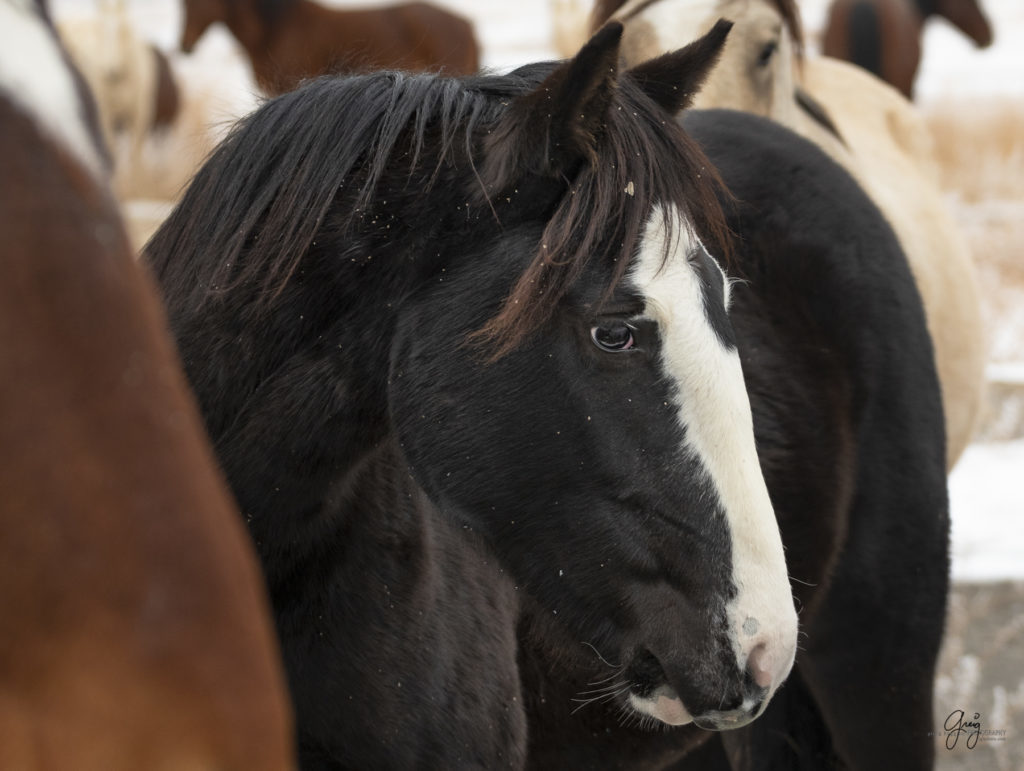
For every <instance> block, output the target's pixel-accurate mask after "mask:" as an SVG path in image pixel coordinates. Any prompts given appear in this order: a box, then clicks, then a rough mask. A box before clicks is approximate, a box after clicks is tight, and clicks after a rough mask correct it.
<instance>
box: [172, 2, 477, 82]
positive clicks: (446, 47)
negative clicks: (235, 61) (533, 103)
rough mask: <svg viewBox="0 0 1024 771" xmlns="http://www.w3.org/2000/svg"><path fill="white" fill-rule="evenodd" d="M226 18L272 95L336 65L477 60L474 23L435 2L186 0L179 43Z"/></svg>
mask: <svg viewBox="0 0 1024 771" xmlns="http://www.w3.org/2000/svg"><path fill="white" fill-rule="evenodd" d="M218 21H220V22H223V23H224V24H226V25H227V27H228V29H229V30H231V33H232V34H233V35H234V36H235V38H237V39H238V42H239V43H241V44H242V47H243V48H244V49H245V51H246V53H247V54H248V55H249V60H250V61H251V63H252V68H253V74H254V76H255V78H256V82H257V84H259V86H260V88H261V89H263V90H264V91H265V92H266V93H268V94H272V95H273V94H281V93H284V92H285V91H291V90H292V89H293V88H295V87H296V86H297V85H298V84H299V83H300V82H301V81H303V80H305V79H307V78H312V77H316V76H317V75H324V74H327V73H336V72H356V71H366V70H378V69H400V70H423V71H430V72H438V71H443V72H445V73H446V74H449V75H469V74H472V73H474V72H476V71H477V70H478V69H479V66H480V51H479V47H478V45H477V42H476V38H475V36H474V33H473V25H472V24H470V23H469V22H468V21H467V20H466V19H463V18H462V17H461V16H457V15H456V14H453V13H451V12H449V11H446V10H444V9H442V8H439V7H437V6H435V5H431V4H430V3H420V2H416V3H404V4H401V5H392V6H385V7H381V8H366V9H353V10H338V9H333V8H324V7H323V6H321V5H318V4H317V3H314V2H311V0H283V1H282V0H276V1H275V0H271V2H266V0H185V27H184V31H183V33H182V39H181V48H182V50H183V51H186V52H189V51H191V50H192V48H193V46H194V45H195V44H196V42H197V41H198V40H199V38H200V37H201V36H202V34H203V32H205V31H206V28H207V27H208V26H209V25H210V24H213V23H214V22H218Z"/></svg>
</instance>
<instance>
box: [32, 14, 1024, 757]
mask: <svg viewBox="0 0 1024 771" xmlns="http://www.w3.org/2000/svg"><path fill="white" fill-rule="evenodd" d="M321 2H322V4H323V5H327V6H332V7H337V8H352V7H366V6H372V5H384V4H385V3H383V2H375V1H374V0H360V2H358V3H348V2H340V0H321ZM434 2H435V4H436V5H439V6H442V7H445V8H448V9H450V10H453V11H455V12H456V13H458V14H460V15H462V16H464V17H465V18H467V19H469V20H470V21H472V22H473V24H474V25H475V29H476V36H477V40H478V41H479V43H480V46H481V54H482V63H483V66H484V67H486V68H490V69H493V70H498V71H504V70H508V69H510V68H512V67H515V66H518V65H520V64H523V63H526V62H529V61H535V60H538V59H548V58H554V57H556V56H558V51H559V50H567V46H571V45H572V44H573V43H572V41H575V40H578V39H579V38H580V35H581V32H580V30H582V29H583V28H584V27H585V25H586V17H587V14H588V13H589V10H590V3H589V2H587V1H586V0H512V1H508V2H503V1H502V0H434ZM830 2H831V0H799V3H798V4H799V9H800V12H801V15H802V19H803V24H804V29H805V34H806V36H807V49H808V55H809V56H815V55H818V53H819V52H820V50H821V48H822V34H823V30H824V26H825V24H826V20H827V17H828V10H829V5H830ZM181 3H182V0H124V1H123V2H121V3H118V2H114V0H51V10H52V12H53V15H54V17H55V19H56V20H57V22H58V24H59V25H60V26H61V28H62V30H63V33H64V35H65V39H66V40H67V42H68V43H69V46H70V47H71V49H72V52H73V53H77V54H78V55H80V56H82V57H85V58H89V57H97V58H99V59H103V60H104V61H105V62H106V64H105V65H104V66H106V67H107V68H108V69H110V68H111V67H113V68H115V69H117V68H118V67H120V68H121V69H123V70H124V72H123V73H121V76H123V77H124V78H127V79H130V78H129V76H133V73H137V72H139V71H141V70H140V65H139V64H138V63H137V62H136V61H135V60H134V59H133V57H144V56H150V54H149V53H142V52H143V51H150V50H151V49H150V46H152V47H155V48H156V49H157V51H159V52H160V53H161V54H162V55H163V56H162V57H158V58H160V59H162V60H163V62H164V64H163V65H161V66H165V67H166V68H167V69H166V72H165V75H164V77H168V76H169V78H170V80H171V82H172V83H173V86H174V88H175V89H176V94H177V99H176V109H175V110H174V114H173V115H172V116H171V117H170V118H169V119H168V120H166V121H164V122H165V124H166V125H163V126H162V127H157V128H155V129H153V128H151V126H150V125H149V124H150V123H152V117H153V116H152V115H151V114H150V111H149V110H148V109H141V110H140V112H141V113H145V114H146V115H147V116H148V117H146V118H145V119H143V118H139V117H138V116H136V117H135V118H132V117H131V115H128V116H127V117H126V118H124V119H123V120H121V121H119V122H116V125H115V124H111V128H110V131H109V135H108V139H109V141H110V143H111V144H112V146H113V150H114V155H115V164H116V165H115V190H116V192H117V194H118V196H119V198H120V200H121V202H122V205H123V207H124V212H125V215H126V219H127V221H128V224H129V230H130V233H131V235H132V238H133V241H134V243H135V246H136V248H141V246H142V245H143V244H144V243H145V240H146V239H147V238H148V237H149V235H150V234H151V233H152V232H153V230H154V229H155V228H156V227H157V225H158V224H159V223H160V221H161V220H162V219H163V217H165V216H166V215H167V213H168V212H169V211H170V209H171V208H172V207H173V205H174V202H175V200H176V198H177V197H178V195H179V193H180V191H181V189H182V188H183V186H184V185H185V184H187V182H188V179H189V177H190V176H191V174H192V173H193V172H194V170H195V169H196V168H197V166H198V165H199V164H200V163H201V162H202V159H203V158H204V157H205V156H206V155H207V154H208V153H209V151H210V150H211V149H212V147H213V146H214V145H215V143H216V142H217V140H218V139H219V138H220V137H221V136H223V134H224V132H225V131H226V130H227V129H228V128H229V127H230V125H231V124H232V122H233V121H234V120H235V119H236V118H237V117H239V116H241V115H243V114H245V113H246V112H248V111H249V110H251V109H252V108H253V107H254V106H255V105H256V104H258V102H259V100H260V99H261V98H263V97H262V96H261V94H260V92H259V89H258V88H257V86H256V85H255V82H254V80H253V76H252V74H251V69H250V64H249V60H248V59H247V57H246V55H245V52H244V51H243V50H242V48H241V47H240V45H239V44H238V43H237V42H236V40H235V39H234V38H233V37H232V36H231V34H230V33H229V32H228V31H227V29H226V28H225V27H224V26H223V25H222V24H215V25H214V26H212V27H211V28H210V29H209V30H208V31H207V32H206V34H205V35H203V36H202V38H201V39H200V40H199V43H198V45H196V46H195V48H194V49H193V51H192V53H190V54H185V53H182V52H181V51H179V50H178V41H179V40H180V37H181V28H182V24H183V11H182V5H181ZM981 5H982V6H983V9H984V11H985V13H986V15H987V16H988V19H989V22H990V24H991V28H992V31H993V33H994V42H993V43H992V45H991V46H989V47H987V48H985V49H979V48H977V47H976V46H975V45H974V44H973V43H972V42H971V41H970V40H969V39H968V38H967V37H965V36H964V35H963V34H962V33H961V32H960V31H959V30H957V29H955V28H954V27H953V26H952V25H951V24H949V23H948V22H946V21H944V20H942V19H938V18H934V19H931V20H929V21H928V22H927V23H926V25H925V28H924V33H923V42H922V48H923V54H922V59H921V64H920V68H919V70H918V75H917V80H916V85H915V92H914V93H915V98H914V100H915V104H916V105H917V108H918V109H919V110H920V112H921V114H922V115H923V117H924V118H925V120H926V123H927V125H928V127H929V129H930V131H931V133H932V138H933V140H934V146H935V153H936V157H937V160H938V163H939V168H940V174H941V181H942V187H943V191H944V194H945V196H946V199H947V204H948V206H949V207H950V210H951V211H952V212H953V215H954V217H955V218H956V220H957V222H958V223H959V225H960V226H961V228H962V229H963V231H964V233H965V234H966V236H967V239H968V241H969V243H970V246H971V250H972V253H973V255H974V258H975V261H976V264H977V267H978V271H979V278H980V281H981V287H982V296H983V299H984V307H983V312H984V317H985V322H986V326H987V332H988V342H989V365H988V370H987V374H988V381H989V385H988V393H987V400H986V407H985V411H984V416H983V419H982V422H981V425H980V426H979V429H978V433H977V435H976V438H975V441H974V443H973V444H972V445H971V447H970V448H969V449H968V451H967V453H966V454H965V455H964V456H963V458H962V459H961V460H960V462H959V464H958V465H957V467H956V468H955V469H954V471H953V473H952V476H951V478H950V494H951V508H952V515H953V542H952V553H953V577H954V580H955V582H956V590H955V593H954V596H953V599H952V602H951V606H950V612H949V622H948V630H949V632H948V638H947V642H946V647H945V650H944V653H943V659H942V671H941V674H940V677H939V679H938V682H937V688H936V717H937V722H938V724H939V726H940V727H941V724H942V723H943V721H944V720H945V719H946V717H947V716H948V715H949V714H950V713H951V712H953V711H955V710H960V709H962V710H964V711H965V713H968V717H970V716H971V714H973V713H979V715H980V718H979V720H980V722H981V724H982V727H983V728H984V729H985V730H987V731H996V732H999V731H1002V732H1004V733H1002V734H999V733H995V734H992V735H991V740H989V741H982V742H979V743H978V745H977V746H976V747H975V748H974V749H967V748H966V747H965V746H963V744H962V743H961V744H960V745H959V746H957V747H956V748H955V750H953V751H949V750H947V749H946V748H945V747H944V746H943V740H942V737H938V738H937V747H938V749H937V752H938V759H939V767H940V768H948V769H954V768H957V769H959V768H963V769H999V770H1000V771H1011V770H1015V771H1024V2H1022V0H981ZM115 28H116V29H117V30H119V31H118V32H115V31H113V30H115ZM126 29H127V30H128V33H125V30H126ZM126 34H128V36H129V37H130V38H131V44H129V43H128V42H126V41H127V40H128V37H126ZM683 42H685V41H680V43H683ZM140 61H141V60H140ZM147 61H148V60H147ZM80 65H81V63H80ZM146 66H149V67H151V65H150V64H147V65H146ZM139 88H143V86H139ZM148 88H150V89H152V88H155V86H154V85H149V86H148ZM137 97H139V98H142V97H144V98H145V99H149V100H152V98H153V96H152V94H150V93H148V92H147V93H146V94H145V95H141V97H140V95H136V94H134V93H133V94H129V95H128V97H127V98H128V100H129V101H130V100H131V99H135V98H137ZM128 112H129V113H130V110H129V111H128ZM141 124H145V125H141ZM882 730H899V729H898V727H891V729H890V728H885V729H882Z"/></svg>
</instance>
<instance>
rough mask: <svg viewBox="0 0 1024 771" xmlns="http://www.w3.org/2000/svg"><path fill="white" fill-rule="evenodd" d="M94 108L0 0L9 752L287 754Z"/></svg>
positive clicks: (12, 764)
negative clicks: (115, 192)
mask: <svg viewBox="0 0 1024 771" xmlns="http://www.w3.org/2000/svg"><path fill="white" fill-rule="evenodd" d="M27 73H30V76H29V77H19V76H24V75H26V74H27ZM95 115H96V113H95V107H94V105H93V103H92V102H91V101H90V100H89V97H88V92H87V90H86V89H85V86H84V81H82V80H81V79H80V78H79V77H78V76H77V73H76V72H75V71H73V70H72V69H71V67H70V65H69V64H68V59H67V56H66V53H65V52H64V51H63V50H62V49H61V48H60V47H59V45H58V43H57V38H56V35H55V33H54V32H53V29H52V27H51V26H50V24H49V20H48V17H47V16H46V14H45V12H44V11H42V10H41V9H40V8H38V7H36V8H33V7H32V5H31V4H30V3H20V2H15V3H11V2H8V0H0V232H2V233H3V242H2V243H0V456H2V462H0V767H2V768H5V769H24V770H25V771H33V770H35V769H40V770H42V769H64V768H76V769H82V770H83V771H101V770H102V771H135V770H136V769H141V768H150V769H159V768H163V769H166V768H219V769H234V770H235V771H249V770H255V769H265V770H266V771H271V769H274V770H275V771H276V770H277V769H286V768H289V767H292V766H293V764H294V750H293V748H292V737H291V734H290V729H291V721H290V711H289V707H288V699H287V692H286V686H285V681H284V674H283V671H282V668H281V665H280V660H279V652H278V648H277V644H276V641H275V640H274V634H273V628H272V625H271V620H270V613H269V607H268V603H267V599H266V596H265V589H264V586H263V583H262V580H261V577H260V574H259V569H258V564H257V562H256V559H255V555H254V553H253V548H252V544H251V543H250V541H249V539H248V537H247V535H246V532H245V529H244V527H243V525H242V523H241V519H240V517H239V515H238V511H237V509H235V508H234V506H233V503H232V501H231V497H230V494H229V493H228V490H227V488H226V485H225V484H224V480H223V478H222V476H221V474H220V473H219V472H218V471H217V468H216V463H215V461H214V458H213V453H212V450H211V448H210V446H209V442H208V440H207V438H206V436H205V434H204V431H203V427H202V423H201V421H200V418H199V414H198V411H197V410H196V407H195V403H194V400H193V398H192V397H191V395H190V394H189V392H188V387H187V384H186V382H185V379H184V377H183V375H182V372H181V365H180V362H179V361H178V359H177V356H176V354H175V352H174V346H173V343H172V341H171V339H170V336H169V335H168V333H167V328H166V321H165V318H164V315H163V312H162V309H161V307H160V303H159V300H158V298H157V295H156V293H155V291H154V289H153V286H152V284H151V282H150V280H149V279H148V277H147V276H146V275H144V273H143V272H142V271H141V270H140V269H139V267H138V265H137V264H136V262H135V259H134V255H133V254H132V250H131V248H130V246H129V243H128V239H127V236H126V234H125V231H124V226H123V224H122V222H121V219H120V216H119V214H118V209H117V204H116V201H115V199H114V198H113V195H112V193H111V192H110V190H109V187H108V183H107V177H106V175H107V166H106V163H105V162H104V157H105V153H104V150H103V148H102V143H101V141H100V139H99V130H98V123H97V122H96V120H95Z"/></svg>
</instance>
